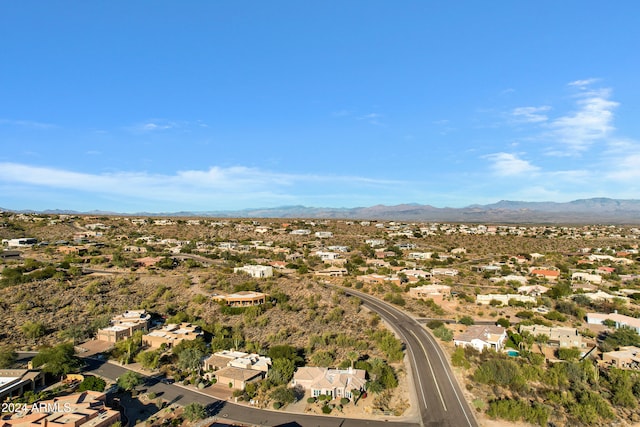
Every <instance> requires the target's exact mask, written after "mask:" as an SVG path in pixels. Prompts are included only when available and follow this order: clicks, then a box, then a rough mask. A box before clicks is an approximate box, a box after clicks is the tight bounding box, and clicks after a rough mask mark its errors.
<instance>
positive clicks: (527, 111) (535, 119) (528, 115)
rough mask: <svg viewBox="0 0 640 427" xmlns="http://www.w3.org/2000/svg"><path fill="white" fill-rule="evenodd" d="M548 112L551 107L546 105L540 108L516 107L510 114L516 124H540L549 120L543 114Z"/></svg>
mask: <svg viewBox="0 0 640 427" xmlns="http://www.w3.org/2000/svg"><path fill="white" fill-rule="evenodd" d="M549 110H551V107H549V106H547V105H544V106H542V107H518V108H515V109H514V110H513V111H512V112H511V115H512V116H513V118H514V120H515V121H517V122H524V123H540V122H545V121H547V120H548V119H549V118H548V117H547V115H546V114H543V113H545V112H547V111H549Z"/></svg>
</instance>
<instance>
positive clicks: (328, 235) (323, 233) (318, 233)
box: [315, 231, 333, 239]
mask: <svg viewBox="0 0 640 427" xmlns="http://www.w3.org/2000/svg"><path fill="white" fill-rule="evenodd" d="M315 236H316V237H317V238H318V239H330V238H332V237H333V233H332V232H330V231H316V232H315Z"/></svg>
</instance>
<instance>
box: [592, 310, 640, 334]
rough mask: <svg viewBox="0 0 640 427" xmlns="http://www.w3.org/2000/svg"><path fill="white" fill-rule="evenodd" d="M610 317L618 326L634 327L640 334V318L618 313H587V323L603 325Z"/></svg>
mask: <svg viewBox="0 0 640 427" xmlns="http://www.w3.org/2000/svg"><path fill="white" fill-rule="evenodd" d="M607 319H610V320H613V321H614V322H616V328H622V327H627V328H632V329H635V331H636V332H638V333H639V334H640V319H637V318H635V317H630V316H625V315H623V314H618V313H609V314H605V313H587V323H589V324H590V325H602V322H604V321H605V320H607Z"/></svg>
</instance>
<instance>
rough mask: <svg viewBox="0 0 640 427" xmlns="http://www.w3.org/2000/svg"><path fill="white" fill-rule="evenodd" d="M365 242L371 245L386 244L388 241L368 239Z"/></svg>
mask: <svg viewBox="0 0 640 427" xmlns="http://www.w3.org/2000/svg"><path fill="white" fill-rule="evenodd" d="M364 242H365V243H366V244H367V245H369V246H371V247H376V246H384V245H385V244H386V243H387V241H386V240H384V239H367V240H365V241H364Z"/></svg>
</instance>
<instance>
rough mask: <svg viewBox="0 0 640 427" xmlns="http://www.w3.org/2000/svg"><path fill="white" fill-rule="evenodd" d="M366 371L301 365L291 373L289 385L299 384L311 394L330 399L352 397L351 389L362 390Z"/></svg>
mask: <svg viewBox="0 0 640 427" xmlns="http://www.w3.org/2000/svg"><path fill="white" fill-rule="evenodd" d="M366 375H367V371H365V370H363V369H353V368H348V369H329V368H322V367H318V366H309V367H301V368H298V369H297V370H296V372H295V373H294V374H293V381H292V382H291V385H293V386H294V387H295V386H298V385H299V386H301V387H302V388H304V389H305V390H309V391H310V392H311V396H313V397H318V396H320V395H325V396H331V398H332V399H338V398H343V397H346V398H347V399H352V398H353V394H352V392H351V391H352V390H364V386H365V384H366V382H367V380H366Z"/></svg>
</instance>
